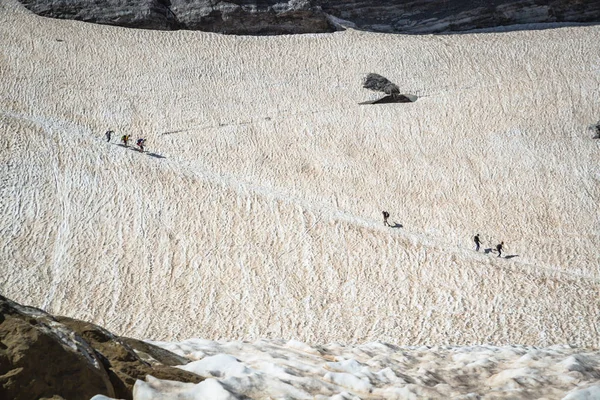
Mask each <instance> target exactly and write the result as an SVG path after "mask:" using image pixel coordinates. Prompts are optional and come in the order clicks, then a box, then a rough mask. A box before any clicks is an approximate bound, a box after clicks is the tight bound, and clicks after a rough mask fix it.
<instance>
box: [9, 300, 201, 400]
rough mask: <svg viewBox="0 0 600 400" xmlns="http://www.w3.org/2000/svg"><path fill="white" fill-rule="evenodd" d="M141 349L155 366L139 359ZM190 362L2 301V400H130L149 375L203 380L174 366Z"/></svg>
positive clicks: (94, 327)
mask: <svg viewBox="0 0 600 400" xmlns="http://www.w3.org/2000/svg"><path fill="white" fill-rule="evenodd" d="M128 343H129V344H128ZM138 348H139V349H140V350H139V351H140V352H143V354H145V355H147V356H148V358H149V359H151V360H152V363H150V362H147V361H144V360H142V358H140V357H139V356H138V354H136V352H135V351H134V349H135V350H137V349H138ZM186 363H187V360H186V359H184V358H182V357H179V356H177V355H176V354H173V353H170V352H169V351H167V350H164V349H160V348H158V347H156V346H153V345H151V344H148V343H145V342H141V341H137V340H135V339H125V338H119V337H117V336H115V335H113V334H111V333H110V332H108V331H107V330H106V329H104V328H102V327H99V326H97V325H94V324H90V323H88V322H84V321H79V320H75V319H71V318H66V317H56V318H54V317H52V316H51V315H49V314H47V313H45V312H43V311H41V310H38V309H36V308H32V307H23V306H21V305H19V304H17V303H14V302H12V301H10V300H8V299H6V298H4V297H2V296H0V398H2V399H5V398H6V399H33V398H36V399H37V398H52V397H54V398H57V399H58V398H65V399H86V400H87V399H90V398H91V397H92V396H94V395H96V394H103V395H107V396H109V397H116V398H121V399H131V398H132V390H133V385H134V384H135V381H136V379H141V380H144V379H145V378H146V375H153V376H155V377H157V378H159V379H167V380H175V381H180V382H191V383H198V382H200V381H202V378H201V377H200V376H198V375H196V374H193V373H191V372H188V371H184V370H181V369H178V368H173V367H172V366H170V365H181V364H186ZM65 378H68V379H65ZM24 388H27V389H26V390H25V389H24Z"/></svg>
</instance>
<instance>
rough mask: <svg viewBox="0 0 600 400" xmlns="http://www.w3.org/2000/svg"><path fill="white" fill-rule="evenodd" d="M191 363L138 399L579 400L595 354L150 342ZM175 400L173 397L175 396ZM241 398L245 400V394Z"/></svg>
mask: <svg viewBox="0 0 600 400" xmlns="http://www.w3.org/2000/svg"><path fill="white" fill-rule="evenodd" d="M154 344H158V345H160V346H161V347H164V348H166V349H168V350H171V351H174V352H176V353H178V354H180V355H183V356H186V357H189V358H191V359H197V361H193V362H191V363H190V364H187V365H185V366H182V367H180V368H183V369H185V370H188V371H192V372H194V373H197V374H199V375H201V376H203V377H205V378H206V380H205V381H203V382H201V383H199V384H197V385H194V384H184V383H176V382H168V381H160V380H157V379H154V378H153V377H148V378H147V380H146V382H143V381H137V382H136V384H135V389H134V398H135V399H136V400H151V399H175V398H177V399H205V398H211V399H227V400H229V399H238V398H294V399H337V400H342V399H361V398H362V399H364V398H373V399H376V398H385V399H421V398H430V399H443V398H446V399H447V398H452V399H515V398H536V399H542V398H543V399H560V398H563V397H564V399H565V400H566V399H571V400H573V399H587V398H594V397H585V396H586V395H588V396H589V395H591V396H594V395H595V394H597V392H598V390H599V389H600V386H598V385H597V383H598V370H597V365H598V361H599V360H600V359H599V354H598V352H597V351H585V350H583V349H573V348H571V347H569V346H552V347H548V348H536V347H529V346H503V347H495V346H463V347H452V346H435V347H426V346H421V347H416V346H413V347H396V346H393V345H389V344H386V343H381V342H371V343H365V344H362V345H358V346H344V345H341V344H336V343H331V344H328V345H324V346H315V347H310V346H306V345H305V349H306V348H307V347H308V350H309V351H308V352H307V351H303V350H301V349H299V348H298V346H297V342H288V343H286V342H284V341H277V340H259V341H256V342H252V343H250V342H237V341H231V342H220V341H219V342H216V341H209V340H201V339H189V340H185V341H183V342H157V343H154ZM177 396H179V397H177ZM244 396H247V397H244Z"/></svg>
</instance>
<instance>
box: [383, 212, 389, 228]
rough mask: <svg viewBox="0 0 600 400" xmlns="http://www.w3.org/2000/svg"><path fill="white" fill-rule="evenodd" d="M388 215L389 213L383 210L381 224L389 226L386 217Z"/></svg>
mask: <svg viewBox="0 0 600 400" xmlns="http://www.w3.org/2000/svg"><path fill="white" fill-rule="evenodd" d="M389 217H390V213H389V212H387V211H384V212H383V225H384V226H390V224H389V223H388V218H389Z"/></svg>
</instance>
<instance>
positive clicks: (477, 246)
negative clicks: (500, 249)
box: [473, 233, 481, 251]
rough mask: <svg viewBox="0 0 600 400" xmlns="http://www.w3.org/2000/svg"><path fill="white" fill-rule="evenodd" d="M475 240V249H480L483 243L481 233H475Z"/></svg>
mask: <svg viewBox="0 0 600 400" xmlns="http://www.w3.org/2000/svg"><path fill="white" fill-rule="evenodd" d="M473 241H474V242H475V251H479V246H480V245H481V240H479V233H478V234H477V235H475V237H474V238H473Z"/></svg>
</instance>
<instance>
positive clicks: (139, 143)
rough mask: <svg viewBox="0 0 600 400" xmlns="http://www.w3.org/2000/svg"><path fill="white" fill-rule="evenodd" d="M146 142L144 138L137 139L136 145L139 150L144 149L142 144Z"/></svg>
mask: <svg viewBox="0 0 600 400" xmlns="http://www.w3.org/2000/svg"><path fill="white" fill-rule="evenodd" d="M145 143H146V139H138V140H137V145H138V147H139V148H140V151H141V152H143V151H144V144H145Z"/></svg>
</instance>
